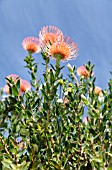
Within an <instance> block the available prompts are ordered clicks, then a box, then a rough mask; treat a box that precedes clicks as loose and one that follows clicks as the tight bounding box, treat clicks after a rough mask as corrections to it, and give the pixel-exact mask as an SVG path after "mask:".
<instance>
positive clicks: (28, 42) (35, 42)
mask: <svg viewBox="0 0 112 170" xmlns="http://www.w3.org/2000/svg"><path fill="white" fill-rule="evenodd" d="M22 46H23V48H24V49H25V50H26V51H29V52H32V53H39V52H40V51H41V48H40V43H39V39H38V38H35V37H27V38H25V39H24V40H23V42H22Z"/></svg>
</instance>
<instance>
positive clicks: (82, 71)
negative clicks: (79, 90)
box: [77, 66, 94, 78]
mask: <svg viewBox="0 0 112 170" xmlns="http://www.w3.org/2000/svg"><path fill="white" fill-rule="evenodd" d="M77 74H78V76H84V77H86V78H87V77H89V75H90V73H89V71H88V70H87V69H86V67H85V66H80V67H79V68H78V69H77ZM93 75H94V73H93V72H92V76H93Z"/></svg>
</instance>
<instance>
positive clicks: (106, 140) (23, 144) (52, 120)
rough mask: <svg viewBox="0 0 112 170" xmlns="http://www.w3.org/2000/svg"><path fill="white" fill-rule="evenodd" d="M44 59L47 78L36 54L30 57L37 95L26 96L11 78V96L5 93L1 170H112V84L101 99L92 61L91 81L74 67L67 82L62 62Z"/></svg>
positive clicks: (0, 110)
mask: <svg viewBox="0 0 112 170" xmlns="http://www.w3.org/2000/svg"><path fill="white" fill-rule="evenodd" d="M42 57H43V61H44V66H45V71H44V74H43V77H42V79H41V80H38V63H36V62H35V59H34V58H33V56H32V54H31V53H29V55H28V56H27V57H26V58H25V62H26V67H27V68H28V72H29V73H30V75H31V85H32V90H31V91H28V92H26V93H24V94H23V95H21V96H20V95H19V88H20V81H19V80H18V81H17V83H14V82H13V81H12V80H11V79H8V80H7V81H8V82H9V84H12V86H10V95H9V96H7V97H6V98H5V99H4V98H3V94H2V91H1V100H0V169H2V170H11V169H12V170H37V169H38V170H55V169H56V170H107V169H108V170H112V80H109V82H108V88H107V89H105V90H104V91H103V96H99V95H96V94H95V93H94V88H95V79H96V78H95V77H94V76H92V70H93V67H94V66H93V65H91V63H90V62H88V63H87V64H86V65H85V66H86V68H87V70H88V71H89V72H90V76H89V77H88V78H84V77H83V76H80V78H77V75H76V69H77V68H76V66H74V67H71V66H70V65H68V78H64V76H63V74H62V73H61V70H62V69H63V68H61V66H60V59H59V58H57V59H56V65H55V66H53V65H52V64H51V63H50V59H49V58H48V57H47V56H46V55H45V54H44V53H42ZM85 113H86V115H87V123H85V122H84V121H83V116H84V114H85ZM5 134H8V135H7V136H6V135H5Z"/></svg>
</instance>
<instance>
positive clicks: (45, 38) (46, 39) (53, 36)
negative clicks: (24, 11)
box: [39, 26, 62, 46]
mask: <svg viewBox="0 0 112 170" xmlns="http://www.w3.org/2000/svg"><path fill="white" fill-rule="evenodd" d="M60 36H62V32H61V30H60V29H58V28H57V27H55V26H45V27H43V28H42V29H41V30H40V32H39V40H40V43H41V45H42V46H45V45H46V43H50V44H51V45H52V44H53V43H55V42H58V39H59V38H60Z"/></svg>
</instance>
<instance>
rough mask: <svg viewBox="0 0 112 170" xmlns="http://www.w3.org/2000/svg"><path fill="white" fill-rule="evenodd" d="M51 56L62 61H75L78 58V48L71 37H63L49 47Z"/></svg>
mask: <svg viewBox="0 0 112 170" xmlns="http://www.w3.org/2000/svg"><path fill="white" fill-rule="evenodd" d="M49 55H51V56H52V57H53V58H55V59H56V58H57V57H60V59H61V60H62V61H66V60H70V59H75V58H76V57H77V56H78V46H77V44H76V43H75V42H73V41H72V39H71V38H70V37H65V36H63V37H62V38H61V39H60V41H58V42H56V43H54V44H53V45H52V46H50V47H49Z"/></svg>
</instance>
